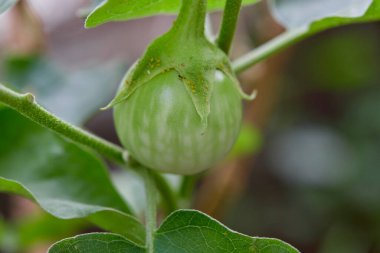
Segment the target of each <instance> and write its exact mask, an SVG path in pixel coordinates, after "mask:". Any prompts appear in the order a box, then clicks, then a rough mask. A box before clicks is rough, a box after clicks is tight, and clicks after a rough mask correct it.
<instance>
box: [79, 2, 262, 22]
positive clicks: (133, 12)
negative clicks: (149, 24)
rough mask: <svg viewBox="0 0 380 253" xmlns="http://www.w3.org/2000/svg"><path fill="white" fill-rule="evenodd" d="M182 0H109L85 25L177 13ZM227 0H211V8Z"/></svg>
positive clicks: (93, 12)
mask: <svg viewBox="0 0 380 253" xmlns="http://www.w3.org/2000/svg"><path fill="white" fill-rule="evenodd" d="M258 1H260V0H243V4H245V5H248V4H254V3H257V2H258ZM180 3H181V1H180V0H161V1H157V0H127V1H120V0H107V1H104V2H103V3H102V4H100V5H99V6H98V7H97V8H96V9H95V10H94V11H92V12H91V13H90V15H89V16H88V17H87V20H86V23H85V26H86V27H87V28H91V27H95V26H98V25H101V24H104V23H107V22H110V21H126V20H130V19H136V18H143V17H148V16H154V15H159V14H175V13H177V12H178V11H179V8H180ZM224 4H225V0H209V1H208V8H209V10H217V9H221V8H223V7H224Z"/></svg>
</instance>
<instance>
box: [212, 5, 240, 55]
mask: <svg viewBox="0 0 380 253" xmlns="http://www.w3.org/2000/svg"><path fill="white" fill-rule="evenodd" d="M241 2H242V0H227V1H226V5H225V7H224V13H223V20H222V24H221V27H220V31H219V36H218V39H217V41H216V44H217V45H218V47H219V48H220V49H222V50H223V51H224V52H225V53H226V54H228V52H229V51H230V47H231V44H232V40H233V38H234V34H235V30H236V23H237V20H238V18H239V13H240V8H241Z"/></svg>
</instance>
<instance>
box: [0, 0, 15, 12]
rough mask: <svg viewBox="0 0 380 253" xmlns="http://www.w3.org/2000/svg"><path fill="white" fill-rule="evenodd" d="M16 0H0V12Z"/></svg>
mask: <svg viewBox="0 0 380 253" xmlns="http://www.w3.org/2000/svg"><path fill="white" fill-rule="evenodd" d="M17 1H18V0H0V14H1V13H3V12H5V11H6V10H8V9H9V8H11V7H12V6H13V5H15V4H16V3H17Z"/></svg>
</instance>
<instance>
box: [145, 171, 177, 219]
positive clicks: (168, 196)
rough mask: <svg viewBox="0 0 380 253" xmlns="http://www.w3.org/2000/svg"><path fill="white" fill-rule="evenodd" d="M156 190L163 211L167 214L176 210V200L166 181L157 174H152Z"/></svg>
mask: <svg viewBox="0 0 380 253" xmlns="http://www.w3.org/2000/svg"><path fill="white" fill-rule="evenodd" d="M151 174H152V176H153V178H154V181H155V184H156V187H157V190H158V191H159V192H160V193H161V196H162V198H163V199H162V202H163V203H164V209H165V212H166V213H167V214H170V213H171V212H173V211H175V210H177V209H178V199H177V196H176V195H175V194H174V192H173V190H172V188H171V187H170V186H169V184H168V181H167V180H166V179H165V178H164V177H163V176H162V175H161V174H159V173H152V172H151Z"/></svg>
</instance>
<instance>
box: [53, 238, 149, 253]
mask: <svg viewBox="0 0 380 253" xmlns="http://www.w3.org/2000/svg"><path fill="white" fill-rule="evenodd" d="M48 252H49V253H114V252H119V253H145V252H146V251H145V248H142V247H140V246H138V245H136V244H134V243H133V242H131V241H128V240H127V239H126V238H124V237H122V236H120V235H116V234H109V233H92V234H84V235H79V236H76V237H72V238H67V239H64V240H62V241H59V242H57V243H55V244H54V245H53V246H52V247H50V249H49V251H48Z"/></svg>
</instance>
